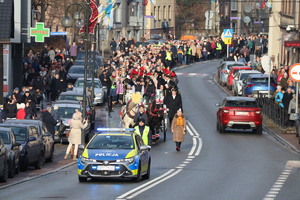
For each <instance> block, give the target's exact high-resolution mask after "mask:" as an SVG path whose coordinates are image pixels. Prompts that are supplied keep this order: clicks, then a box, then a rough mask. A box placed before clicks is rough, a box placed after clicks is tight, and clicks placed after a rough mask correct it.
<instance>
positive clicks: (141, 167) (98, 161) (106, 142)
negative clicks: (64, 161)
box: [78, 128, 151, 182]
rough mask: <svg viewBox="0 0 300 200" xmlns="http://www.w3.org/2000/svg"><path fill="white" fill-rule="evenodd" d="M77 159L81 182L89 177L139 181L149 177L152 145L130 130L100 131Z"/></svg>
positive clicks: (108, 129) (106, 129) (110, 129)
mask: <svg viewBox="0 0 300 200" xmlns="http://www.w3.org/2000/svg"><path fill="white" fill-rule="evenodd" d="M79 148H80V149H82V150H83V153H82V155H81V156H80V157H79V159H78V179H79V182H86V181H87V179H88V178H108V177H116V178H118V177H122V178H132V179H134V180H135V181H137V182H138V181H140V180H141V178H145V179H149V177H150V164H151V156H150V148H151V147H150V146H146V145H145V144H144V143H143V140H142V138H141V136H140V135H139V134H137V133H134V129H128V128H98V129H97V132H96V134H95V135H94V136H93V137H92V138H91V140H90V142H89V143H88V144H87V146H86V147H84V146H83V145H80V147H79Z"/></svg>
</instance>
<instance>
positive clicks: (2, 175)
mask: <svg viewBox="0 0 300 200" xmlns="http://www.w3.org/2000/svg"><path fill="white" fill-rule="evenodd" d="M7 178H8V151H7V149H6V148H5V144H4V142H3V140H2V138H1V137H0V182H6V181H7Z"/></svg>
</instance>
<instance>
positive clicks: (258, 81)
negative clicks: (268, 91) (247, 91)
mask: <svg viewBox="0 0 300 200" xmlns="http://www.w3.org/2000/svg"><path fill="white" fill-rule="evenodd" d="M251 82H252V83H267V82H268V78H267V77H265V78H252V79H251Z"/></svg>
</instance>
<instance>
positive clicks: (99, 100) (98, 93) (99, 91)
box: [74, 78, 107, 105]
mask: <svg viewBox="0 0 300 200" xmlns="http://www.w3.org/2000/svg"><path fill="white" fill-rule="evenodd" d="M83 85H84V78H78V79H77V80H76V81H75V83H74V90H75V91H77V92H81V93H82V94H83ZM86 85H87V87H92V79H91V78H88V79H87V80H86ZM94 92H95V97H94V101H93V104H94V105H98V104H103V103H104V96H105V93H106V92H107V88H106V87H105V86H102V83H101V81H100V80H99V79H98V78H95V79H94Z"/></svg>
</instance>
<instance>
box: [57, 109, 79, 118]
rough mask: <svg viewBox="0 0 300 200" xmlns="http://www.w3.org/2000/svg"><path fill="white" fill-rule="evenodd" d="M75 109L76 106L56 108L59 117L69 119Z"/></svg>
mask: <svg viewBox="0 0 300 200" xmlns="http://www.w3.org/2000/svg"><path fill="white" fill-rule="evenodd" d="M75 109H78V108H73V107H59V108H58V113H59V116H60V117H61V118H67V119H71V118H72V116H73V114H74V113H75Z"/></svg>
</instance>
